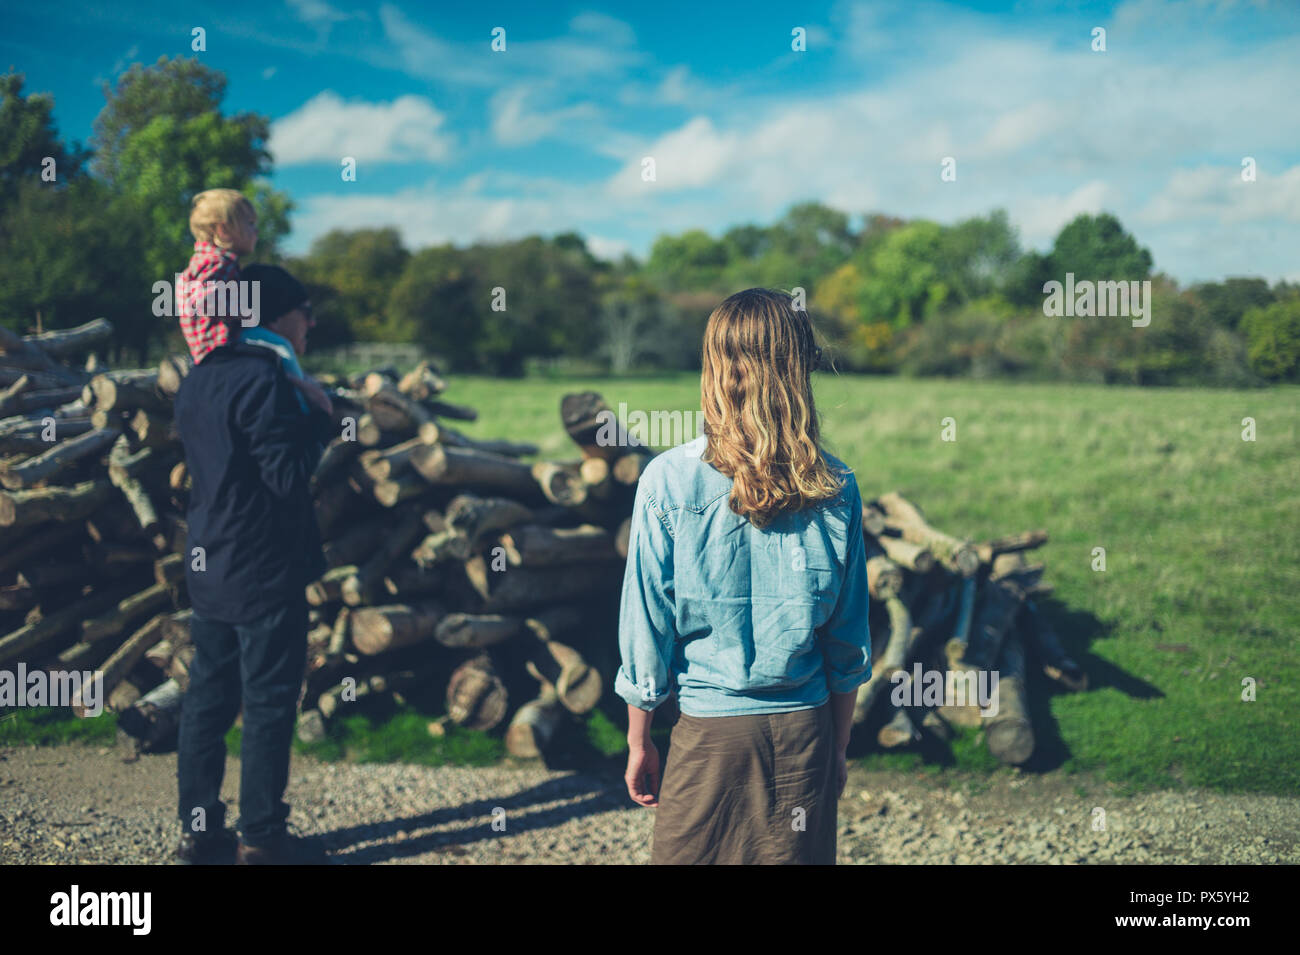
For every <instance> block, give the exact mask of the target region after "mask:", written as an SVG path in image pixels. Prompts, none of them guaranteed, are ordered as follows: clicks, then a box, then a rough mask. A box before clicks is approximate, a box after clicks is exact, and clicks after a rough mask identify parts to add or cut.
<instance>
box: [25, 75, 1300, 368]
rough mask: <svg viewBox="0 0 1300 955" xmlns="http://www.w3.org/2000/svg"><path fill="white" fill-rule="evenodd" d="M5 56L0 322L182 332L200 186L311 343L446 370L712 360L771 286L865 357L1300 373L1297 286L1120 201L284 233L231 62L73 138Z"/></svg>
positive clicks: (147, 353)
mask: <svg viewBox="0 0 1300 955" xmlns="http://www.w3.org/2000/svg"><path fill="white" fill-rule="evenodd" d="M23 85H24V83H23V77H22V76H21V75H19V74H9V75H6V76H0V129H4V130H5V133H6V135H5V137H4V140H3V142H0V322H3V323H5V324H6V325H8V326H9V327H11V328H14V329H17V330H23V331H27V330H30V329H31V328H33V327H36V326H38V325H39V326H40V327H42V328H46V329H48V328H57V327H64V326H68V325H74V324H78V323H80V322H84V321H87V320H89V319H91V318H95V317H98V316H104V317H106V318H108V319H110V320H111V321H112V322H113V323H114V325H115V327H116V328H117V330H118V338H117V342H116V348H117V349H118V350H119V351H120V352H121V353H122V355H120V356H117V357H119V358H120V359H121V360H131V361H141V362H143V361H147V360H150V359H151V358H153V357H155V356H157V355H158V354H159V353H161V352H162V351H164V350H183V346H182V345H181V343H180V340H179V334H178V332H177V331H176V328H175V322H174V320H168V319H166V318H161V317H158V316H156V315H154V313H153V310H152V308H151V304H152V302H153V300H154V298H155V293H154V291H153V289H154V285H155V283H156V282H158V281H160V280H163V281H170V280H171V279H172V277H173V276H174V275H175V273H177V272H179V271H180V270H181V269H182V268H183V267H184V265H185V263H186V261H187V260H188V257H189V253H190V250H191V247H192V239H191V237H190V236H189V234H188V228H187V219H188V210H189V200H190V198H191V197H192V196H193V195H194V194H195V193H196V192H198V191H201V190H203V189H207V188H215V187H230V188H236V189H240V190H241V191H243V192H244V193H245V194H247V195H248V196H249V198H250V199H251V200H252V201H253V203H254V205H255V206H256V208H257V210H258V214H259V233H260V237H259V245H258V254H257V256H256V258H257V259H258V260H260V261H269V262H275V263H278V264H282V265H285V266H286V267H287V268H289V269H290V270H291V271H293V272H294V273H295V274H297V275H298V276H299V277H300V278H301V279H302V280H303V281H304V282H305V283H306V284H307V285H308V287H309V288H310V289H311V292H312V300H313V306H314V312H315V314H316V317H317V320H318V326H317V329H316V331H315V332H314V335H313V343H314V344H313V347H314V348H317V349H319V348H328V347H329V346H331V345H345V344H348V343H351V342H365V341H378V342H403V343H412V344H415V345H417V346H419V347H420V348H422V349H424V350H426V351H427V352H429V353H430V354H433V355H436V356H438V357H440V358H441V359H442V361H443V362H444V363H445V364H446V366H447V367H448V369H449V370H455V371H472V372H482V373H490V374H498V375H518V374H523V373H525V372H526V371H527V370H528V369H530V368H531V367H535V366H536V365H539V364H545V365H550V366H559V367H562V368H569V369H572V370H581V371H584V372H613V373H630V372H640V371H653V370H665V369H690V368H697V367H698V363H699V343H700V339H701V335H702V332H703V328H704V324H705V322H706V321H707V319H708V315H709V312H710V311H711V310H712V308H713V307H714V306H715V305H716V304H717V303H718V302H719V301H721V299H722V298H724V297H726V296H727V295H729V294H730V293H732V292H734V291H737V290H738V289H741V288H746V287H750V286H755V285H761V286H766V287H771V288H782V289H787V290H791V291H792V292H794V293H795V294H797V295H798V296H799V297H800V300H801V301H802V302H804V303H806V306H807V308H808V309H809V310H810V312H811V314H812V316H813V318H814V322H815V324H816V326H817V328H818V331H819V333H820V334H821V335H822V337H823V339H824V346H825V349H824V350H825V351H826V353H827V354H828V355H829V357H830V359H831V360H832V361H833V362H834V364H835V366H836V367H837V368H840V369H842V370H846V371H867V372H879V373H891V372H901V373H906V374H917V375H948V376H977V377H1022V378H1036V379H1055V380H1069V381H1094V382H1107V383H1109V382H1116V383H1135V384H1180V383H1196V384H1218V385H1231V386H1242V385H1251V384H1259V383H1266V382H1273V381H1297V380H1300V286H1297V285H1294V284H1289V283H1285V282H1278V283H1275V284H1272V285H1270V284H1269V283H1268V282H1267V281H1265V280H1264V279H1260V278H1249V277H1243V278H1227V279H1225V280H1223V281H1221V282H1206V283H1200V284H1195V285H1191V286H1188V287H1181V286H1180V285H1179V284H1178V283H1177V282H1176V281H1174V280H1173V279H1172V278H1171V277H1169V276H1168V275H1165V274H1163V273H1160V272H1157V271H1155V270H1154V262H1153V260H1152V256H1151V253H1150V251H1149V250H1147V249H1145V248H1143V247H1142V246H1141V245H1139V243H1138V241H1137V240H1136V238H1134V236H1132V235H1131V234H1130V233H1128V232H1127V231H1126V230H1125V229H1124V227H1123V226H1122V224H1121V223H1120V222H1119V220H1118V219H1116V218H1115V217H1114V216H1112V215H1109V214H1105V213H1103V214H1099V215H1080V216H1078V217H1076V218H1075V219H1074V220H1073V221H1071V222H1070V223H1068V224H1067V225H1066V226H1065V227H1064V228H1063V229H1062V230H1061V231H1060V233H1059V234H1058V235H1057V236H1056V238H1055V241H1054V242H1053V244H1052V247H1051V249H1050V250H1049V251H1047V252H1046V253H1040V252H1036V251H1034V250H1027V249H1025V248H1023V247H1022V246H1021V244H1020V241H1019V239H1018V236H1017V233H1016V230H1015V228H1014V227H1013V225H1012V224H1011V223H1010V222H1009V221H1008V219H1007V216H1006V215H1005V213H1003V212H1001V211H993V212H991V213H989V214H987V215H984V216H976V217H972V218H970V219H967V220H965V221H962V222H958V223H956V224H953V225H943V224H939V223H935V222H930V221H925V220H904V219H900V218H894V217H890V216H886V215H880V214H874V215H868V216H865V217H864V218H863V221H862V223H861V225H860V226H858V227H854V226H853V225H852V220H851V218H850V217H849V216H848V215H847V214H845V213H843V212H840V211H838V210H835V209H831V208H829V207H827V206H825V205H822V204H820V203H816V202H806V203H801V204H798V205H795V206H793V207H791V208H790V209H789V210H788V211H787V212H786V213H785V214H784V215H783V216H782V217H781V218H780V219H779V220H777V221H776V222H774V223H771V224H769V225H757V224H752V225H740V226H736V227H733V228H731V229H728V230H726V231H725V232H723V233H722V234H720V235H716V236H715V235H712V234H710V233H708V232H706V231H704V230H699V229H697V230H691V231H687V232H684V233H681V234H679V235H663V236H661V237H659V238H658V240H657V241H656V242H655V243H654V245H653V247H652V249H651V251H650V254H649V256H648V257H647V258H646V259H645V261H640V260H637V259H635V258H633V257H631V256H624V257H623V258H622V259H620V260H618V261H612V262H611V261H606V260H603V259H599V258H597V257H595V256H594V255H592V254H591V252H590V250H589V249H588V248H587V245H586V242H585V241H584V240H583V238H582V237H581V236H580V235H578V234H576V233H573V232H565V233H561V234H558V235H554V236H551V237H542V236H530V237H527V238H524V239H519V240H514V241H507V242H494V243H475V244H471V245H459V246H458V245H451V244H447V245H440V246H432V247H427V248H422V249H409V248H407V247H406V246H405V244H404V243H403V242H402V239H401V234H400V231H399V230H398V229H396V228H382V229H355V230H344V231H334V232H331V233H328V234H326V235H324V236H321V237H320V238H318V239H317V240H316V241H315V242H313V243H312V245H311V247H310V249H309V250H308V251H307V253H306V254H304V255H300V256H289V255H286V254H284V252H283V251H282V248H283V239H284V237H285V236H286V235H287V234H288V232H289V228H290V221H291V215H292V210H293V203H292V201H291V199H290V198H289V197H288V196H287V195H285V194H284V193H283V192H280V191H278V190H275V189H273V188H271V187H270V186H269V185H267V183H266V176H267V175H268V174H269V173H270V172H271V157H270V154H269V153H268V152H267V150H266V140H267V136H268V134H269V128H270V124H269V120H268V119H267V118H266V117H264V116H259V115H257V114H252V113H243V114H235V115H227V114H225V113H223V111H222V100H223V99H224V95H225V85H226V81H225V77H224V76H223V75H222V74H221V73H220V72H218V71H216V70H212V69H210V68H209V67H206V66H204V65H203V64H202V63H200V62H198V61H197V60H195V59H184V58H177V59H172V60H168V59H167V58H163V59H160V60H159V61H158V63H156V64H154V65H152V66H142V65H139V64H137V65H135V66H132V67H131V68H130V69H129V70H127V71H126V72H125V73H123V74H122V75H121V76H120V77H118V79H117V80H116V82H115V83H114V84H113V85H111V86H108V85H106V86H105V89H104V93H105V98H106V102H105V105H104V108H103V110H102V111H101V112H100V114H99V116H98V117H97V119H96V121H95V126H94V138H93V148H84V147H82V146H80V145H78V144H75V143H73V144H67V143H65V142H64V141H63V140H62V139H61V138H60V137H59V135H58V131H57V129H56V128H55V125H54V123H53V120H52V110H53V103H52V101H51V99H50V98H49V97H48V96H43V95H31V94H25V93H24V90H23ZM1067 274H1069V275H1072V276H1073V277H1074V278H1075V279H1079V280H1089V281H1099V282H1101V281H1104V282H1118V281H1137V282H1142V281H1149V282H1150V283H1151V284H1150V288H1151V301H1150V303H1149V308H1150V314H1151V316H1152V320H1151V322H1150V324H1149V325H1147V326H1145V327H1134V326H1133V325H1132V324H1131V323H1130V322H1129V321H1128V320H1127V319H1125V318H1123V317H1115V316H1106V317H1075V318H1067V317H1061V316H1059V315H1049V314H1045V310H1044V300H1045V298H1046V295H1045V291H1044V286H1045V285H1046V284H1047V283H1048V282H1052V281H1061V282H1063V281H1065V278H1066V276H1067Z"/></svg>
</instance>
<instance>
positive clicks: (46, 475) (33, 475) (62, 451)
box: [0, 428, 120, 491]
mask: <svg viewBox="0 0 1300 955" xmlns="http://www.w3.org/2000/svg"><path fill="white" fill-rule="evenodd" d="M119 434H120V432H119V431H117V430H116V429H114V428H101V429H98V430H96V431H87V432H86V433H85V434H82V435H78V436H77V437H75V438H68V439H67V440H66V441H62V442H60V443H59V444H56V445H54V446H53V447H51V448H50V449H49V450H48V451H46V452H45V453H44V454H38V455H36V457H34V458H29V459H28V460H26V461H24V462H23V463H22V464H20V465H17V466H16V467H12V468H8V469H7V470H5V471H4V472H3V473H0V483H2V484H4V486H5V488H6V489H7V490H10V491H18V490H22V489H23V488H28V487H31V486H32V485H34V484H38V483H40V482H41V481H48V480H49V479H50V478H52V477H54V476H55V475H56V474H58V473H59V472H60V471H63V470H65V469H67V468H70V467H72V466H73V465H74V464H76V463H77V462H78V461H80V460H82V459H83V458H88V457H92V456H94V455H96V454H100V453H102V452H103V451H104V450H105V449H107V448H108V446H109V445H111V444H112V443H113V442H114V441H116V440H117V438H118V435H119Z"/></svg>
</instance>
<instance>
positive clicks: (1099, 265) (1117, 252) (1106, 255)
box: [1040, 212, 1152, 293]
mask: <svg viewBox="0 0 1300 955" xmlns="http://www.w3.org/2000/svg"><path fill="white" fill-rule="evenodd" d="M1050 260H1051V277H1052V278H1054V279H1056V280H1057V281H1064V280H1065V274H1066V273H1067V272H1073V273H1074V277H1075V280H1076V281H1078V280H1092V281H1132V280H1140V279H1146V278H1150V276H1151V263H1152V259H1151V253H1150V251H1149V250H1147V249H1144V248H1142V247H1141V246H1139V245H1138V244H1137V240H1136V239H1134V238H1133V236H1131V235H1129V234H1128V233H1127V232H1125V231H1124V227H1123V226H1122V225H1120V221H1119V219H1117V218H1115V217H1114V216H1113V215H1110V214H1109V213H1104V212H1103V213H1101V214H1100V215H1095V216H1092V215H1079V216H1076V217H1075V218H1074V219H1073V220H1072V221H1071V222H1070V223H1069V224H1068V225H1066V226H1065V228H1063V229H1062V230H1061V231H1060V233H1059V234H1058V235H1057V236H1056V242H1055V244H1053V246H1052V253H1051V256H1050ZM1040 293H1041V289H1040Z"/></svg>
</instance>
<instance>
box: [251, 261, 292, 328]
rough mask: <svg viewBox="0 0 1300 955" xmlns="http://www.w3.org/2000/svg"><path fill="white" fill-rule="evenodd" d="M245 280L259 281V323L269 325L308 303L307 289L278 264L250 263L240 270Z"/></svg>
mask: <svg viewBox="0 0 1300 955" xmlns="http://www.w3.org/2000/svg"><path fill="white" fill-rule="evenodd" d="M239 278H240V280H241V281H244V282H257V283H259V287H258V295H259V296H260V301H259V304H260V306H261V308H260V309H259V310H260V312H261V314H260V315H259V316H258V317H257V319H258V324H259V325H263V326H265V325H269V324H271V323H272V322H274V321H275V320H276V319H278V318H279V317H280V316H282V315H288V314H289V313H290V312H292V311H293V310H294V309H295V308H299V307H301V306H303V305H306V304H307V299H308V295H307V289H306V287H305V286H304V285H303V284H302V283H301V282H299V281H298V280H297V279H296V278H294V277H293V276H292V275H290V274H289V273H288V272H286V271H285V270H284V269H282V268H280V267H279V266H278V265H250V266H248V268H245V269H240V270H239Z"/></svg>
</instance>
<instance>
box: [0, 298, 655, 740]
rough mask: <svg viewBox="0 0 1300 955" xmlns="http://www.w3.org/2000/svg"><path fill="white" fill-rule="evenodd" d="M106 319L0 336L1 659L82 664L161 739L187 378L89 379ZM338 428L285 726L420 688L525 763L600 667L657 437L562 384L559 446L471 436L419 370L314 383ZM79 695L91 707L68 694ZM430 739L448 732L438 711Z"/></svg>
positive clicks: (602, 681)
mask: <svg viewBox="0 0 1300 955" xmlns="http://www.w3.org/2000/svg"><path fill="white" fill-rule="evenodd" d="M111 333H112V329H111V326H110V325H109V324H108V323H107V322H105V321H102V320H99V321H96V322H92V323H90V324H88V325H85V326H82V327H80V328H75V329H70V330H67V331H61V332H53V333H47V334H44V335H32V336H26V337H20V336H18V335H15V334H14V333H12V332H9V331H6V330H2V329H0V388H3V391H0V484H2V485H3V487H4V490H3V491H0V634H3V635H0V667H6V666H10V665H11V664H13V663H15V662H17V661H23V662H25V663H26V664H28V667H29V669H30V668H31V667H32V666H36V667H41V668H45V669H48V670H51V671H58V670H78V671H86V670H97V671H99V672H101V673H102V674H103V683H102V687H103V690H102V692H103V693H104V694H105V695H106V700H107V702H106V706H107V708H108V709H109V710H111V711H114V712H117V713H118V714H119V726H120V727H121V728H122V730H123V731H124V732H125V733H127V734H129V735H130V736H131V737H132V738H133V739H135V740H136V743H135V744H134V745H135V748H136V750H137V751H150V750H154V749H159V748H165V747H167V746H169V745H171V744H173V743H174V740H175V733H176V725H177V719H178V714H179V708H180V706H181V704H182V701H183V696H184V691H185V689H186V686H187V684H188V670H189V665H190V662H191V661H192V660H193V656H194V648H193V645H192V644H191V642H190V634H189V624H190V618H191V612H190V610H189V609H188V602H187V599H186V594H185V572H186V565H187V563H189V562H190V561H191V560H194V559H198V555H195V554H191V553H189V552H188V550H187V547H188V545H187V541H186V526H185V511H186V503H187V496H188V491H189V487H190V482H189V476H188V475H187V473H186V467H185V462H184V454H183V450H182V447H181V444H180V441H179V438H178V436H177V434H176V431H175V428H174V426H173V423H172V420H171V405H172V399H173V397H174V396H175V394H176V392H177V390H178V389H179V387H180V384H181V381H182V379H183V378H184V376H185V375H186V374H187V373H188V371H189V362H188V360H187V359H183V358H178V357H168V358H167V359H165V360H164V361H163V362H162V363H161V365H160V367H159V368H157V369H150V370H129V371H104V370H102V369H100V368H97V367H95V361H94V358H93V357H92V358H91V359H90V360H89V361H88V362H86V364H85V366H84V367H76V366H74V365H73V364H72V363H71V362H70V360H71V359H74V358H78V357H79V356H81V355H84V354H86V353H87V352H93V350H94V349H95V348H96V347H97V346H100V345H102V344H103V343H105V342H106V341H107V339H108V338H109V336H110V335H111ZM325 384H326V385H327V386H328V387H329V390H330V393H331V397H332V398H333V401H334V405H335V418H336V422H335V423H336V425H337V428H338V435H339V436H338V438H337V439H335V440H334V441H333V442H332V443H331V444H330V445H329V446H328V447H327V448H326V450H325V453H324V455H323V457H322V459H321V461H320V464H319V467H318V468H317V469H316V472H315V474H314V475H313V478H312V488H311V491H312V495H313V500H314V506H315V510H316V515H317V521H318V524H319V526H320V529H321V536H322V539H323V541H324V549H325V555H326V560H327V563H328V568H329V569H328V570H327V571H326V573H325V574H324V575H323V576H322V577H321V578H320V579H319V580H316V581H313V582H312V583H311V584H310V585H309V586H308V588H307V593H306V597H307V601H308V604H309V605H310V626H311V629H310V632H309V635H308V659H307V675H306V678H305V680H304V686H303V695H302V699H301V713H300V718H299V721H298V733H299V736H300V738H302V739H304V740H316V739H320V738H322V737H324V736H325V735H326V734H327V732H328V727H329V724H330V722H331V721H332V720H333V719H335V718H336V717H337V716H338V715H339V714H341V713H344V712H347V704H350V703H353V702H358V701H362V700H365V699H370V700H372V701H375V700H378V699H380V698H385V699H396V700H399V701H400V700H401V699H403V698H404V697H409V696H416V695H418V696H421V697H422V698H424V699H427V698H428V696H429V694H430V691H431V690H432V691H433V692H434V693H438V692H440V690H441V688H442V687H445V696H444V699H445V706H446V711H447V717H446V722H450V723H453V724H459V725H461V726H467V727H472V728H475V729H480V730H493V729H496V728H503V729H505V731H506V732H505V739H506V745H507V748H508V750H509V751H510V752H511V753H513V754H515V755H518V756H524V757H528V756H537V755H539V754H540V753H541V752H542V751H543V750H544V749H545V748H546V747H547V746H548V744H550V743H551V742H552V741H553V740H554V739H555V738H556V735H557V731H558V730H559V729H560V728H561V727H562V726H563V725H564V724H565V722H566V720H571V719H572V717H573V715H574V714H583V713H587V712H589V711H590V710H591V709H593V708H594V707H595V706H596V705H597V703H598V702H599V701H600V699H601V697H602V695H603V693H604V690H605V688H606V687H607V686H609V685H610V682H611V680H612V677H613V672H612V668H613V667H614V666H616V660H615V659H614V654H616V652H617V650H616V647H617V641H616V634H615V629H614V628H615V626H616V621H617V600H618V593H619V583H620V581H621V577H622V568H623V564H622V561H623V558H624V557H625V556H626V548H627V538H628V527H629V522H628V517H629V515H630V513H631V508H632V503H633V499H634V494H635V487H636V483H637V480H638V479H639V477H640V474H641V471H642V469H643V468H644V466H645V464H646V462H647V461H648V460H649V457H650V452H649V451H648V450H647V449H646V448H645V447H644V446H642V445H640V444H639V442H637V441H635V440H633V439H632V438H631V436H630V435H628V434H627V433H626V432H625V431H623V430H622V429H621V428H612V429H611V427H610V422H611V421H612V413H610V412H609V409H608V408H607V407H606V405H605V403H604V401H603V400H602V399H601V398H600V396H599V395H596V394H594V393H590V392H588V393H583V394H576V395H569V396H566V397H565V399H564V401H563V402H562V407H561V415H562V423H563V425H564V427H565V428H566V430H567V431H568V433H569V434H570V435H571V436H572V438H573V439H574V441H575V442H576V443H577V451H575V454H574V457H573V458H572V459H571V460H563V461H547V460H541V461H535V462H532V463H529V462H525V461H524V460H522V459H523V458H524V457H530V456H535V455H536V453H537V448H536V447H534V446H533V445H527V444H517V443H513V442H509V441H502V440H478V439H474V438H471V437H469V436H467V435H465V434H463V433H461V432H460V431H458V430H457V429H456V428H455V427H453V426H451V425H450V424H448V422H450V421H473V420H475V419H476V418H477V414H476V412H475V411H474V410H473V409H471V408H466V407H463V406H460V405H456V404H452V403H450V402H448V401H446V400H444V397H443V393H444V391H445V389H446V382H445V381H444V379H443V378H442V377H441V376H440V375H439V373H438V372H437V371H436V370H435V369H434V368H432V367H431V366H430V365H428V364H427V363H422V364H420V365H419V366H417V367H416V368H414V369H412V370H410V371H409V372H408V373H406V374H400V373H399V372H398V371H397V370H396V369H393V368H383V369H378V370H375V371H371V372H368V373H366V374H362V375H358V376H355V377H352V378H349V379H346V380H344V379H340V378H334V379H327V380H326V381H325ZM82 709H83V710H84V709H85V708H84V707H83V708H82ZM430 729H431V731H434V732H444V731H445V722H440V723H437V724H433V725H431V727H430Z"/></svg>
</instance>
